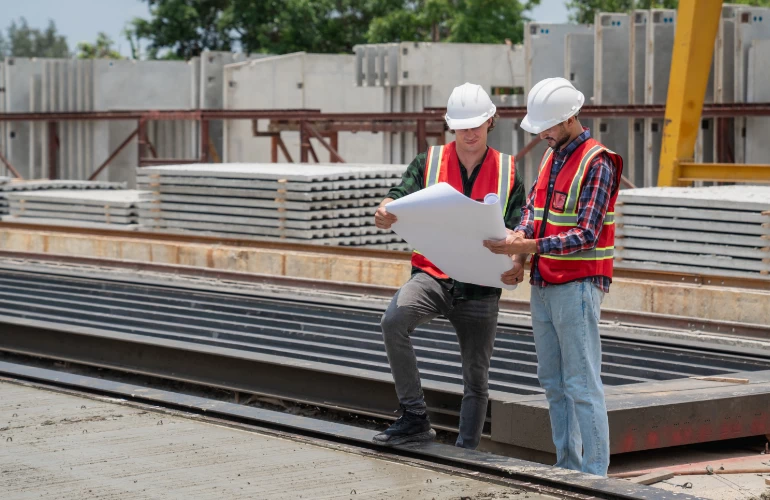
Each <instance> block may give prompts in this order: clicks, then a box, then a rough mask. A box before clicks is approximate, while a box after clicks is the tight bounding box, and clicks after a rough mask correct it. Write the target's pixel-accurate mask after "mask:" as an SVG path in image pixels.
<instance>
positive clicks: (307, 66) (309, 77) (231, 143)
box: [223, 52, 385, 162]
mask: <svg viewBox="0 0 770 500" xmlns="http://www.w3.org/2000/svg"><path fill="white" fill-rule="evenodd" d="M354 63H355V57H354V56H352V55H335V54H307V53H304V52H298V53H295V54H287V55H283V56H273V57H266V58H262V59H259V60H254V61H247V62H243V63H238V64H229V65H226V66H225V68H224V80H225V82H226V88H225V94H224V107H225V109H302V108H307V109H320V110H321V111H323V112H327V113H366V112H371V113H381V112H383V110H384V105H385V104H384V96H383V92H382V90H381V89H374V88H357V87H354V86H353V80H354ZM257 127H258V130H260V131H262V132H264V131H266V130H267V121H266V120H260V121H259V122H258V124H257ZM282 138H283V141H284V142H285V144H286V147H287V148H288V150H289V152H290V154H291V155H292V160H293V161H295V162H296V161H299V158H298V157H297V156H298V155H299V132H284V133H283V134H282ZM224 142H225V146H224V151H223V161H225V162H241V161H249V162H254V161H257V162H269V161H270V138H266V137H254V133H253V128H252V123H251V122H250V121H249V120H230V121H227V122H225V124H224ZM311 144H313V147H314V149H315V151H316V152H317V154H318V156H319V159H320V160H321V161H322V162H323V161H329V154H328V152H327V151H326V150H325V149H324V148H323V147H321V146H319V145H318V143H316V142H315V139H311ZM338 152H339V154H340V155H341V156H342V158H344V159H345V160H346V161H348V162H362V161H382V160H381V158H382V157H383V147H382V139H381V138H380V137H378V136H377V135H373V134H362V133H358V134H354V133H349V132H342V133H340V134H339V145H338ZM279 161H281V162H283V161H287V160H286V159H285V158H283V157H279Z"/></svg>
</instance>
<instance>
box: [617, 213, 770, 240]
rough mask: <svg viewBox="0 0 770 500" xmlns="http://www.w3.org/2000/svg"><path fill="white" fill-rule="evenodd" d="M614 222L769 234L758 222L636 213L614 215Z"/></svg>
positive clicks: (690, 229) (731, 233)
mask: <svg viewBox="0 0 770 500" xmlns="http://www.w3.org/2000/svg"><path fill="white" fill-rule="evenodd" d="M615 223H616V224H623V225H630V226H645V227H650V228H660V229H678V230H682V229H684V230H688V231H700V232H709V233H716V234H722V235H730V236H732V235H734V234H736V233H738V234H739V235H746V236H751V235H754V236H762V235H767V234H770V227H762V226H761V225H759V224H734V223H731V222H711V221H702V220H689V219H672V218H662V217H645V216H637V215H616V216H615ZM724 237H727V236H724Z"/></svg>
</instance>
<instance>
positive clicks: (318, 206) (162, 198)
mask: <svg viewBox="0 0 770 500" xmlns="http://www.w3.org/2000/svg"><path fill="white" fill-rule="evenodd" d="M154 200H155V201H158V202H160V203H184V204H194V205H217V206H232V207H248V208H272V209H286V210H297V211H299V210H331V209H335V208H354V207H356V206H358V203H357V202H358V201H360V200H327V201H313V202H302V201H290V200H280V199H278V200H260V199H256V198H254V199H248V198H221V197H220V198H216V199H215V200H211V199H207V197H205V196H187V195H165V194H162V195H158V196H155V197H154ZM380 201H381V200H380ZM378 203H379V202H378Z"/></svg>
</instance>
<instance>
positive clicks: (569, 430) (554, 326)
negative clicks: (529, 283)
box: [530, 281, 610, 476]
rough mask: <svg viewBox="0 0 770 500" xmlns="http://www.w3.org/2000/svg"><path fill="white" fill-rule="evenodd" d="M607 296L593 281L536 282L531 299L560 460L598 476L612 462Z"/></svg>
mask: <svg viewBox="0 0 770 500" xmlns="http://www.w3.org/2000/svg"><path fill="white" fill-rule="evenodd" d="M603 298H604V292H602V291H601V290H599V289H598V288H596V287H595V286H594V285H592V284H591V282H590V281H575V282H571V283H566V284H563V285H549V286H547V287H539V286H533V287H532V296H531V300H530V304H531V307H532V328H533V329H534V335H535V348H536V350H537V377H538V379H539V380H540V385H541V386H542V387H543V389H544V390H545V396H546V398H547V399H548V407H549V411H550V416H551V432H552V433H553V443H554V445H555V446H556V466H557V467H562V468H565V469H572V470H577V471H582V472H587V473H589V474H595V475H597V476H606V475H607V467H609V463H610V431H609V425H608V423H607V406H606V405H605V402H604V389H603V387H602V379H601V368H602V352H601V341H600V339H599V314H600V309H599V307H600V305H601V303H602V299H603ZM581 447H582V449H583V453H582V454H581Z"/></svg>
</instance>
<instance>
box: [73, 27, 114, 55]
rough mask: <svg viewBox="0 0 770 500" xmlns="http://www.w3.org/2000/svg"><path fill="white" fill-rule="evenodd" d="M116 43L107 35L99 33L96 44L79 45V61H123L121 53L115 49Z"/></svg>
mask: <svg viewBox="0 0 770 500" xmlns="http://www.w3.org/2000/svg"><path fill="white" fill-rule="evenodd" d="M113 44H114V42H113V41H112V39H111V38H110V37H108V36H107V34H106V33H102V32H99V34H98V35H97V36H96V43H88V42H80V43H78V55H77V57H78V59H123V56H121V55H120V52H118V51H117V50H115V49H113V48H112V46H113Z"/></svg>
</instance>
